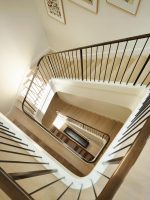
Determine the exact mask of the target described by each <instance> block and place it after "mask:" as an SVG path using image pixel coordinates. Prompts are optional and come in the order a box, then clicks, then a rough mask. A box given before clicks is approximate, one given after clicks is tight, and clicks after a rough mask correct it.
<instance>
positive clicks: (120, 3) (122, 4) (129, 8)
mask: <svg viewBox="0 0 150 200" xmlns="http://www.w3.org/2000/svg"><path fill="white" fill-rule="evenodd" d="M106 1H107V2H108V3H110V4H112V5H114V6H116V7H118V8H121V9H122V10H124V11H126V12H129V13H130V14H132V15H136V13H137V10H138V7H139V5H140V1H141V0H106Z"/></svg>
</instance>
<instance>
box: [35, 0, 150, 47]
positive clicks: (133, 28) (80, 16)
mask: <svg viewBox="0 0 150 200" xmlns="http://www.w3.org/2000/svg"><path fill="white" fill-rule="evenodd" d="M35 2H36V3H37V5H38V7H39V11H40V15H41V17H42V20H43V23H44V28H45V30H46V33H47V36H48V40H49V45H50V46H51V47H52V48H53V49H56V50H60V49H67V48H73V47H79V46H83V45H87V44H93V43H99V42H102V41H108V40H113V39H119V38H123V37H128V36H133V35H139V34H144V33H150V25H149V19H150V1H149V0H141V3H140V6H139V9H138V12H137V15H136V16H134V15H131V14H129V13H127V12H124V11H122V10H120V9H118V8H116V7H114V6H112V5H110V4H108V3H107V2H106V0H98V2H99V7H98V14H97V15H96V14H93V13H92V12H89V11H88V10H86V9H84V8H82V7H79V6H78V5H76V4H74V3H72V2H71V1H70V0H63V2H64V11H65V16H66V25H64V24H62V23H60V22H58V21H56V20H54V19H53V18H51V17H49V16H48V15H47V12H46V8H45V5H44V1H41V0H35Z"/></svg>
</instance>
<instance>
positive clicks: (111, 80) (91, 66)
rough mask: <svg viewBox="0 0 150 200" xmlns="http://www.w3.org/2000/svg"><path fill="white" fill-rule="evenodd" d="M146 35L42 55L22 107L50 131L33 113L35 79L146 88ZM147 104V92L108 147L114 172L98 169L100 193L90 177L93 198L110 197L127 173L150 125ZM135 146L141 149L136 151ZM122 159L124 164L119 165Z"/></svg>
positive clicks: (149, 62) (149, 74)
mask: <svg viewBox="0 0 150 200" xmlns="http://www.w3.org/2000/svg"><path fill="white" fill-rule="evenodd" d="M149 37H150V34H145V35H140V36H135V37H130V38H125V39H121V40H115V41H110V42H105V43H101V44H95V45H90V46H85V47H81V48H76V49H71V50H66V51H61V52H57V53H51V54H48V55H45V56H43V57H42V58H41V59H40V60H39V62H38V65H37V69H36V71H35V73H34V75H33V78H32V80H31V83H30V86H29V88H28V91H27V93H26V95H25V98H24V101H23V104H22V109H23V111H24V112H25V113H26V114H27V115H28V116H29V117H30V118H31V119H33V120H34V121H35V122H36V123H38V124H39V125H40V126H41V127H42V128H43V129H45V130H46V131H47V132H49V133H50V131H49V130H47V129H46V128H45V127H44V126H43V125H42V124H41V123H40V122H39V121H38V120H36V118H35V114H36V112H37V111H38V109H39V108H38V106H36V105H35V102H34V101H32V100H31V98H30V97H29V96H32V99H33V98H35V99H39V98H37V95H39V91H41V90H39V89H38V86H36V85H35V82H38V83H39V84H45V86H48V85H50V80H51V79H53V78H56V79H72V80H81V81H92V82H101V83H102V82H104V83H107V84H117V85H118V84H123V85H130V86H142V87H147V88H148V87H149V85H150V67H149V66H150V54H149V52H150V51H149V47H150V44H149V43H150V41H149ZM33 85H34V86H33ZM33 87H35V88H36V89H35V90H36V91H37V92H35V91H34V93H33V92H31V90H33ZM43 90H44V89H43ZM41 96H42V94H41ZM149 108H150V96H148V97H147V99H146V100H145V102H144V103H143V105H142V106H141V108H140V110H139V111H138V113H137V114H136V116H135V118H134V119H133V120H132V122H131V123H130V125H129V127H127V130H126V131H125V132H124V133H123V134H122V135H121V137H120V139H119V140H118V142H117V144H116V145H115V146H114V147H113V148H111V152H110V153H109V155H108V156H109V159H107V160H105V161H104V162H103V165H105V166H112V165H115V166H116V168H115V170H114V171H113V173H112V174H109V173H108V174H107V171H106V173H103V172H101V171H98V172H97V173H98V174H99V175H102V176H104V177H105V178H106V179H107V181H108V182H107V184H106V186H105V187H104V188H103V189H102V192H100V193H99V191H97V190H95V185H94V183H93V180H92V181H91V184H92V187H93V191H94V194H95V198H97V199H100V200H106V199H107V200H109V199H112V197H113V195H114V194H115V192H116V191H117V189H118V187H119V185H120V184H121V182H122V180H123V178H124V177H125V175H126V173H127V172H128V171H129V169H130V168H131V166H132V165H133V164H134V162H135V161H136V159H137V157H138V156H139V154H140V152H141V150H142V149H143V147H144V145H145V142H146V140H147V138H148V136H149V132H148V131H146V130H147V127H149V126H150V121H149V118H150V109H149ZM139 145H140V147H139ZM137 147H138V148H137ZM137 149H140V150H139V151H136V150H137ZM135 152H137V153H135ZM131 155H132V156H133V157H132V162H131V163H130V164H129V162H127V161H128V160H129V159H130V157H131ZM125 163H126V165H125V167H124V168H122V167H123V165H124V164H125ZM127 164H128V165H127ZM120 171H121V174H120ZM118 175H119V176H120V177H121V178H120V179H119V180H118V179H117V176H118ZM114 186H115V187H114ZM82 190H83V188H82V187H81V188H80V191H79V198H80V195H82ZM66 191H67V190H66ZM79 198H78V199H79Z"/></svg>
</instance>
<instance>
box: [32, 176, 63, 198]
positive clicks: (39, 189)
mask: <svg viewBox="0 0 150 200" xmlns="http://www.w3.org/2000/svg"><path fill="white" fill-rule="evenodd" d="M64 178H65V177H62V178H59V179H57V180H56V181H53V182H51V183H49V184H46V185H44V186H43V187H40V188H38V189H36V190H34V191H33V192H30V193H29V195H33V194H35V193H36V192H39V191H41V190H43V189H44V188H46V187H48V186H50V185H53V184H54V183H57V182H58V181H60V180H62V179H64Z"/></svg>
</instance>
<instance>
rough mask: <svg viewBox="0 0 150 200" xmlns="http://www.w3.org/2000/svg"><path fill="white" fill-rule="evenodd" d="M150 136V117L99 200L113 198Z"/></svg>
mask: <svg viewBox="0 0 150 200" xmlns="http://www.w3.org/2000/svg"><path fill="white" fill-rule="evenodd" d="M149 136H150V117H149V119H148V120H147V121H146V123H145V125H144V127H143V128H142V130H141V132H140V133H139V135H138V137H137V138H136V140H135V142H134V143H133V145H132V146H131V148H130V150H129V151H128V153H127V154H126V156H125V157H124V158H123V159H122V161H121V163H120V165H119V167H118V168H117V170H116V171H115V172H114V174H113V175H112V177H111V178H110V180H109V181H108V183H107V184H106V186H105V188H104V189H103V191H102V192H101V194H100V195H99V196H98V198H97V200H106V199H107V200H111V199H112V198H113V196H114V195H115V193H116V192H117V190H118V188H119V187H120V185H121V184H122V182H123V180H124V178H125V176H126V175H127V173H128V172H129V170H130V169H131V168H132V166H133V165H134V163H135V162H136V160H137V158H138V157H139V155H140V153H141V152H142V149H143V148H144V146H145V144H146V141H147V139H148V137H149Z"/></svg>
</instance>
